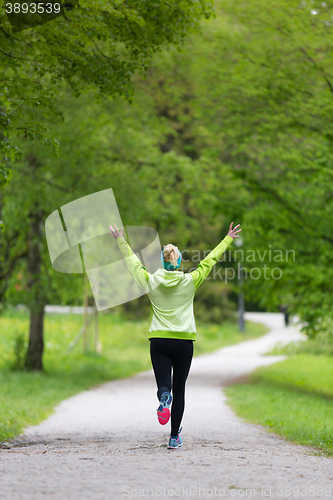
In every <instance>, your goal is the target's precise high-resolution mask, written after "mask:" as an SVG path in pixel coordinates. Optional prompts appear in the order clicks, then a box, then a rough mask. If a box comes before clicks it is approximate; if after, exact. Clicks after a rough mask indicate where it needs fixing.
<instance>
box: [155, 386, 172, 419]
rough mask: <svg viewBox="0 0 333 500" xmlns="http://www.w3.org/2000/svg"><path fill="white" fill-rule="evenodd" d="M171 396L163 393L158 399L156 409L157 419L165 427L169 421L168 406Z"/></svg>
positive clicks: (168, 393)
mask: <svg viewBox="0 0 333 500" xmlns="http://www.w3.org/2000/svg"><path fill="white" fill-rule="evenodd" d="M171 402H172V396H171V394H170V392H163V394H162V396H161V399H160V406H159V407H158V408H157V418H158V421H159V423H160V424H161V425H165V424H167V423H168V422H169V419H170V405H171Z"/></svg>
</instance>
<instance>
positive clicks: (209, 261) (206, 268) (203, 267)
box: [191, 235, 233, 289]
mask: <svg viewBox="0 0 333 500" xmlns="http://www.w3.org/2000/svg"><path fill="white" fill-rule="evenodd" d="M232 241H233V239H232V237H231V236H228V235H227V236H226V237H225V238H224V239H223V240H222V241H221V243H219V244H218V245H217V246H216V247H215V248H214V250H212V251H211V252H210V253H209V254H208V255H207V257H206V258H205V259H203V260H202V261H201V262H200V264H199V265H198V268H197V269H196V270H195V271H193V272H192V273H191V276H192V278H193V283H194V288H195V289H197V288H199V286H200V285H201V283H203V281H204V280H205V279H206V278H207V276H208V274H209V273H210V272H211V270H212V268H213V266H214V265H215V264H216V262H217V261H218V260H219V258H220V257H221V255H222V254H223V253H224V252H225V251H226V250H227V248H228V246H229V245H230V243H232Z"/></svg>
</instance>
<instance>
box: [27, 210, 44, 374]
mask: <svg viewBox="0 0 333 500" xmlns="http://www.w3.org/2000/svg"><path fill="white" fill-rule="evenodd" d="M29 218H30V228H29V235H28V244H29V253H28V262H27V263H28V288H29V291H30V294H31V301H30V332H29V346H28V351H27V357H26V361H25V369H26V370H44V368H43V361H42V356H43V350H44V340H43V334H44V306H45V300H44V297H45V292H44V291H43V289H42V283H41V267H42V254H41V244H42V239H43V213H42V211H41V210H36V212H34V213H30V215H29Z"/></svg>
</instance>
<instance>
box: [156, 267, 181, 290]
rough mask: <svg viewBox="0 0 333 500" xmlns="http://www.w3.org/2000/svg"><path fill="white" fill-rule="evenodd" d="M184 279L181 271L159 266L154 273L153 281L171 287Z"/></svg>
mask: <svg viewBox="0 0 333 500" xmlns="http://www.w3.org/2000/svg"><path fill="white" fill-rule="evenodd" d="M182 279H184V272H183V271H167V270H166V269H162V268H159V269H157V271H156V272H155V273H154V281H155V283H156V284H157V283H158V284H160V285H162V286H165V287H172V286H176V285H178V283H179V282H180V281H181V280H182Z"/></svg>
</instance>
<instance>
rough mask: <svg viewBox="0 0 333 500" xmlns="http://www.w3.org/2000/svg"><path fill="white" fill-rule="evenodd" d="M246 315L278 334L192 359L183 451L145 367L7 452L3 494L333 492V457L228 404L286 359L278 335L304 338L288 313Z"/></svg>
mask: <svg viewBox="0 0 333 500" xmlns="http://www.w3.org/2000/svg"><path fill="white" fill-rule="evenodd" d="M246 317H247V319H252V320H253V321H261V322H263V323H265V324H267V325H269V326H270V327H271V331H270V332H269V333H268V334H266V335H265V336H263V337H261V338H259V339H256V340H250V341H246V342H243V343H241V344H238V345H235V346H229V347H225V348H223V349H221V350H219V351H216V352H214V353H212V354H208V355H203V356H200V357H198V358H194V359H193V361H192V367H191V372H190V375H189V378H188V382H187V390H186V408H185V415H184V418H183V422H182V426H183V431H182V434H181V435H182V438H183V441H184V445H183V447H182V448H180V449H178V450H167V448H166V444H167V442H168V437H169V432H170V428H169V424H167V425H166V426H165V427H164V426H161V425H159V423H158V421H157V418H156V408H157V398H156V386H155V380H154V377H153V373H152V371H147V372H142V373H140V374H138V375H136V376H135V377H131V378H127V379H123V380H117V381H112V382H107V383H105V384H102V385H100V386H98V387H96V388H93V389H90V390H88V391H83V392H81V393H80V394H77V395H76V396H73V397H71V398H69V399H67V400H65V401H63V402H62V403H61V404H60V405H58V406H57V407H56V408H55V413H54V415H52V416H50V417H49V418H48V419H47V420H45V421H44V422H42V423H41V424H39V425H37V426H33V427H28V428H27V429H25V432H24V434H23V435H21V436H20V437H19V438H17V439H16V440H15V441H14V442H13V443H9V444H8V448H7V449H5V448H4V449H1V450H0V498H1V499H2V498H6V499H10V500H16V499H20V500H21V499H33V500H40V499H49V498H50V499H51V498H52V499H56V500H58V499H59V500H60V499H61V500H63V499H66V500H72V499H73V500H74V499H75V500H76V499H80V500H81V499H82V500H85V499H94V500H100V499H101V500H109V499H110V500H111V499H114V498H115V499H118V498H119V499H120V498H128V497H129V498H133V497H141V498H147V497H148V498H171V497H173V498H177V497H178V498H223V497H237V498H241V497H243V498H244V497H245V498H254V497H255V498H265V497H269V498H274V499H275V498H276V499H278V498H311V499H313V498H333V468H332V465H333V461H332V459H331V458H326V457H322V456H317V455H315V454H314V452H313V450H312V449H311V448H308V447H304V446H299V445H295V444H292V443H288V442H286V441H284V440H283V439H282V438H280V437H278V436H277V435H275V434H272V433H269V432H267V431H266V430H265V429H264V428H263V427H261V426H259V425H253V424H248V423H245V422H243V421H242V420H241V419H240V418H238V417H237V416H236V415H235V414H234V412H233V411H232V410H231V409H230V408H229V407H228V406H227V404H226V398H225V396H224V393H223V386H226V385H228V384H230V383H232V382H234V381H235V380H239V379H240V378H241V377H243V376H244V375H246V374H247V373H249V372H251V371H252V370H253V369H254V368H256V367H257V366H261V365H268V364H270V363H274V362H275V361H277V360H280V359H284V356H262V354H263V353H264V352H266V351H267V350H268V349H269V348H270V347H271V346H272V345H274V344H275V343H276V342H277V341H282V342H289V341H290V340H291V339H296V338H302V335H301V334H300V332H299V330H298V329H297V328H296V327H295V326H289V327H288V328H285V327H284V324H283V316H282V314H278V313H277V314H273V313H247V314H246ZM199 338H200V337H199ZM147 348H148V346H147Z"/></svg>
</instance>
